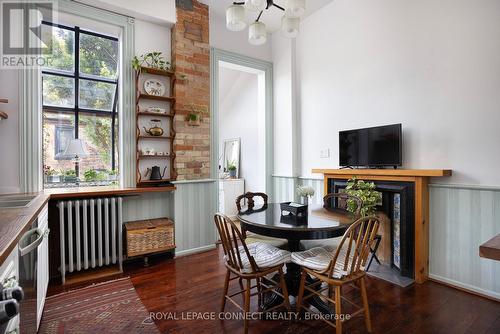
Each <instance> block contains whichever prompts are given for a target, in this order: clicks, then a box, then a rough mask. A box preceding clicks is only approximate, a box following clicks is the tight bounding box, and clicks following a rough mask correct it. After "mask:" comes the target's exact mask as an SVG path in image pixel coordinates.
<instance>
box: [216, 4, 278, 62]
mask: <svg viewBox="0 0 500 334" xmlns="http://www.w3.org/2000/svg"><path fill="white" fill-rule="evenodd" d="M268 38H269V39H268V41H267V43H266V44H264V45H260V46H254V45H251V44H250V43H248V29H246V30H244V31H239V32H235V31H229V30H227V28H226V21H225V18H222V17H220V16H218V15H216V14H215V13H214V12H213V11H212V10H210V46H211V47H214V48H218V49H222V50H226V51H231V52H235V53H238V54H241V55H245V56H247V57H252V58H257V59H261V60H266V61H271V60H272V52H271V44H272V43H271V36H270V35H269V36H268Z"/></svg>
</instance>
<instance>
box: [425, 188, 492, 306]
mask: <svg viewBox="0 0 500 334" xmlns="http://www.w3.org/2000/svg"><path fill="white" fill-rule="evenodd" d="M429 228H430V231H429V234H430V236H429V237H430V240H429V242H430V246H429V247H430V249H429V251H430V259H429V261H430V263H429V265H430V266H429V276H430V278H432V279H435V280H439V281H442V282H445V283H448V284H452V285H455V286H458V287H462V288H464V289H469V290H472V291H475V292H477V293H481V294H484V295H487V296H490V297H493V298H497V299H500V279H499V278H500V262H498V261H493V260H489V259H484V258H481V257H479V245H481V244H482V243H484V242H485V241H487V240H489V239H490V238H492V237H493V236H495V235H497V234H499V233H500V188H499V189H496V188H487V187H468V186H454V185H436V184H434V185H430V226H429Z"/></svg>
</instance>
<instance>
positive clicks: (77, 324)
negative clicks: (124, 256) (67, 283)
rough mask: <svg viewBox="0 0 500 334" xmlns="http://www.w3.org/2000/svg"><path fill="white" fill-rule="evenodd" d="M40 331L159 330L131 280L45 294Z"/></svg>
mask: <svg viewBox="0 0 500 334" xmlns="http://www.w3.org/2000/svg"><path fill="white" fill-rule="evenodd" d="M39 333H49V334H51V333H53V334H62V333H64V334H66V333H74V334H86V333H134V334H135V333H139V334H141V333H144V334H146V333H147V334H150V333H151V334H155V333H159V331H158V328H157V327H156V325H155V324H154V323H153V321H151V320H150V318H149V313H148V311H147V310H146V308H145V307H144V305H143V304H142V302H141V300H140V299H139V296H138V295H137V292H136V291H135V289H134V286H133V285H132V282H131V281H130V279H129V278H128V277H127V278H122V279H118V280H114V281H109V282H105V283H100V284H95V285H92V286H89V287H85V288H81V289H77V290H73V291H69V292H64V293H61V294H58V295H54V296H51V297H48V298H47V300H46V302H45V310H44V312H43V318H42V323H41V325H40V330H39Z"/></svg>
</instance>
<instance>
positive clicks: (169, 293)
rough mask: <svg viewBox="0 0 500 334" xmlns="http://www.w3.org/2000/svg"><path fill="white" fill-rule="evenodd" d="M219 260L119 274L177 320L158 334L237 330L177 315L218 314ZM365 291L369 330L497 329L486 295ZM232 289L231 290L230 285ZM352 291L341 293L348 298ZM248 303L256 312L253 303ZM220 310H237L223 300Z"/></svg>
mask: <svg viewBox="0 0 500 334" xmlns="http://www.w3.org/2000/svg"><path fill="white" fill-rule="evenodd" d="M221 258H222V256H221V253H220V251H219V250H213V251H209V252H205V253H200V254H196V255H190V256H186V257H178V258H177V259H175V260H164V259H161V258H156V259H151V260H150V266H149V267H147V268H144V267H142V265H141V263H140V262H136V263H131V264H128V265H126V266H125V273H124V276H130V277H131V279H132V282H133V284H134V286H135V288H136V290H137V293H138V294H139V296H140V298H141V300H142V302H143V304H144V305H145V306H146V308H147V309H148V311H150V312H161V313H163V316H165V317H169V318H172V317H174V316H175V317H177V318H178V320H171V319H170V320H156V321H155V322H156V324H157V326H158V328H159V329H160V331H161V332H162V333H192V334H195V333H196V334H198V333H240V332H242V321H240V320H226V321H220V320H189V319H182V317H184V318H186V317H188V316H193V315H202V313H204V312H207V313H206V314H205V316H210V312H218V309H219V305H220V300H221V291H222V287H223V281H224V275H225V267H224V265H223V264H222V261H221ZM235 284H236V285H237V283H235ZM367 289H368V297H369V301H370V310H371V314H372V324H373V332H374V333H405V334H406V333H419V334H420V333H453V334H458V333H471V334H480V333H492V334H493V333H500V303H497V302H494V301H491V300H488V299H484V298H481V297H478V296H475V295H472V294H468V293H465V292H462V291H459V290H456V289H453V288H449V287H446V286H444V285H441V284H437V283H433V282H427V283H425V284H421V285H417V284H414V285H412V286H410V287H408V288H401V287H399V286H395V285H392V284H390V283H387V282H385V281H381V280H378V279H375V278H370V277H369V278H368V280H367ZM60 291H61V287H60V286H59V287H58V286H52V287H51V288H50V290H49V293H50V294H53V293H57V292H60ZM233 291H237V288H236V287H234V286H233ZM354 293H355V291H354V290H353V291H351V292H349V291H347V294H350V295H351V296H352V297H353V298H355V297H354V296H355V294H354ZM255 299H256V298H255ZM358 300H359V298H358ZM252 306H253V310H256V305H255V303H253V304H252ZM226 311H227V312H237V309H236V307H234V306H233V305H230V303H227V305H226ZM190 312H191V313H190ZM192 312H196V313H192ZM217 316H218V315H217ZM332 332H333V328H331V327H329V326H327V325H326V324H325V323H324V322H322V321H318V320H308V321H301V322H296V321H286V320H272V321H271V320H265V321H264V320H254V321H250V333H273V334H281V333H290V334H300V333H332ZM365 332H366V331H365V327H364V320H363V318H362V317H359V318H355V319H353V320H350V321H349V322H347V323H346V324H345V326H344V333H365ZM130 334H132V333H130Z"/></svg>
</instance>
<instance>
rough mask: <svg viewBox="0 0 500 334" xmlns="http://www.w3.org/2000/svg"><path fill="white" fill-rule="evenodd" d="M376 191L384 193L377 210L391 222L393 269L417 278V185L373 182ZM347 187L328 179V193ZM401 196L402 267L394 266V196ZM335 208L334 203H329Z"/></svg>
mask: <svg viewBox="0 0 500 334" xmlns="http://www.w3.org/2000/svg"><path fill="white" fill-rule="evenodd" d="M373 182H374V183H375V185H376V190H377V191H379V192H381V193H382V205H380V206H378V207H377V210H379V211H382V212H384V213H385V214H386V215H387V216H388V217H389V219H390V220H391V226H390V231H391V233H390V235H391V267H393V268H395V269H397V270H399V271H400V273H401V276H405V277H409V278H415V272H414V266H415V244H414V240H415V239H414V237H415V236H414V234H415V210H414V208H415V195H414V194H415V185H414V183H413V182H395V181H373ZM346 186H347V180H345V179H336V178H328V184H327V190H328V193H338V192H342V191H343V190H344V189H345V188H346ZM396 194H399V195H400V229H399V231H400V235H399V240H400V263H399V264H400V266H399V268H397V266H396V265H395V264H394V257H393V254H394V249H393V247H394V243H393V238H394V235H393V234H394V233H393V231H394V229H393V223H394V220H393V217H394V195H396ZM327 205H328V206H333V205H334V204H333V202H330V203H327Z"/></svg>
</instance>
